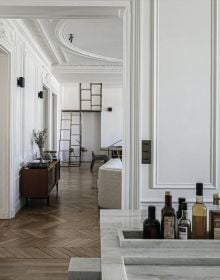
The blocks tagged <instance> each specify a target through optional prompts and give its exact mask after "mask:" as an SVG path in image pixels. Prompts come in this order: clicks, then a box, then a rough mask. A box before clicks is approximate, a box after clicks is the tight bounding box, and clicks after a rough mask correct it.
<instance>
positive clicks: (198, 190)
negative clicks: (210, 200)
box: [196, 183, 203, 195]
mask: <svg viewBox="0 0 220 280" xmlns="http://www.w3.org/2000/svg"><path fill="white" fill-rule="evenodd" d="M196 195H203V183H196Z"/></svg>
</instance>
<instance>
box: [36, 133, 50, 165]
mask: <svg viewBox="0 0 220 280" xmlns="http://www.w3.org/2000/svg"><path fill="white" fill-rule="evenodd" d="M33 136H34V142H35V143H36V144H37V145H38V148H39V152H40V160H41V161H42V160H43V156H44V145H45V142H46V139H47V129H46V128H44V129H43V130H34V131H33Z"/></svg>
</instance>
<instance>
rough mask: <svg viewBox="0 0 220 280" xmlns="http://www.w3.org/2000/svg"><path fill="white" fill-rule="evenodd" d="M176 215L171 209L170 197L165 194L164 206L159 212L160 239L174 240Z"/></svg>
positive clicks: (168, 194)
mask: <svg viewBox="0 0 220 280" xmlns="http://www.w3.org/2000/svg"><path fill="white" fill-rule="evenodd" d="M175 227H176V215H175V210H174V209H173V207H172V195H171V193H170V192H165V206H164V207H163V209H162V210H161V237H162V238H164V239H175V236H176V233H175Z"/></svg>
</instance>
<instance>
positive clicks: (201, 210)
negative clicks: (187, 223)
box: [192, 183, 207, 239]
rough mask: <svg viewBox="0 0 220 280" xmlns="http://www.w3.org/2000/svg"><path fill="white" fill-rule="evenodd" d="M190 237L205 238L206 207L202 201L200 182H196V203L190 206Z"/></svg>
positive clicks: (201, 185)
mask: <svg viewBox="0 0 220 280" xmlns="http://www.w3.org/2000/svg"><path fill="white" fill-rule="evenodd" d="M192 238H193V239H206V238H207V208H206V206H205V204H204V203H203V184H202V183H196V203H195V204H194V205H193V208H192Z"/></svg>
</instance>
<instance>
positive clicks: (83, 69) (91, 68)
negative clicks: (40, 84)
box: [52, 65, 123, 74]
mask: <svg viewBox="0 0 220 280" xmlns="http://www.w3.org/2000/svg"><path fill="white" fill-rule="evenodd" d="M52 71H53V73H55V74H59V73H60V74H64V73H65V74H76V73H84V74H94V73H98V74H122V73H123V67H122V65H60V66H54V67H53V68H52Z"/></svg>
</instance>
